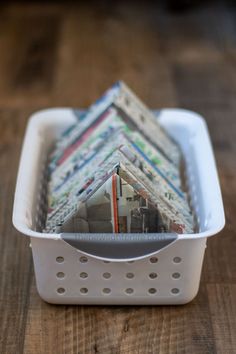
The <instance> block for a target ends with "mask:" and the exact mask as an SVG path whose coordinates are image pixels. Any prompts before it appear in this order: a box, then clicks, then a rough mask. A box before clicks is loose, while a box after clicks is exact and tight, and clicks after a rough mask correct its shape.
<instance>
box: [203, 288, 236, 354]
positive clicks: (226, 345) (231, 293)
mask: <svg viewBox="0 0 236 354" xmlns="http://www.w3.org/2000/svg"><path fill="white" fill-rule="evenodd" d="M207 293H208V298H209V305H210V313H211V318H212V327H213V332H214V338H215V346H216V350H217V353H218V354H221V353H222V354H230V353H234V352H235V348H236V337H235V333H236V301H235V299H236V284H209V285H207Z"/></svg>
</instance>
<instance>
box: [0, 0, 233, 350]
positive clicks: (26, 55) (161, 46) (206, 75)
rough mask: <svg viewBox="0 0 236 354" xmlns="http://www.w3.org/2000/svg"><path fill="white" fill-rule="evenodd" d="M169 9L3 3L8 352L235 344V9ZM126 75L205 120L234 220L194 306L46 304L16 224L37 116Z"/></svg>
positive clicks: (4, 331)
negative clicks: (28, 136)
mask: <svg viewBox="0 0 236 354" xmlns="http://www.w3.org/2000/svg"><path fill="white" fill-rule="evenodd" d="M183 3H184V2H183V1H182V2H181V4H182V5H183ZM186 3H187V2H186ZM172 5H173V4H172ZM168 9H172V10H173V6H170V7H168V6H166V3H165V2H163V3H157V2H152V1H147V2H146V1H143V2H135V3H132V2H129V1H128V2H127V1H114V2H112V6H111V4H110V3H109V2H107V1H105V0H104V1H99V2H95V1H91V2H89V3H87V2H81V3H75V4H74V3H69V4H68V5H67V4H66V3H65V2H58V3H57V2H52V3H44V4H40V3H32V2H28V3H7V2H6V3H4V4H2V5H0V53H1V55H0V78H1V79H0V122H1V129H0V169H1V180H0V215H1V217H0V353H1V354H21V353H24V354H54V353H56V354H63V353H66V354H72V353H73V354H75V353H76V354H87V353H88V354H90V353H101V354H116V353H117V354H124V353H125V354H126V353H127V354H136V353H140V354H146V353H148V354H149V353H150V354H157V353H161V354H162V353H171V354H172V353H186V354H189V353H193V354H195V353H196V354H198V353H199V354H205V353H209V354H211V353H213V354H214V353H219V354H221V353H222V354H232V353H236V339H235V338H236V321H235V318H236V257H235V250H236V218H235V213H236V202H235V201H236V183H235V180H236V172H235V171H236V168H235V167H236V159H235V154H236V139H235V137H236V119H235V110H236V100H235V95H236V71H235V67H236V26H235V23H236V22H235V19H236V8H235V7H234V5H233V3H232V4H230V2H229V3H220V2H217V4H216V3H215V2H209V3H206V4H205V3H204V4H203V3H201V4H199V5H198V6H195V7H190V8H188V9H187V11H183V12H176V11H175V12H174V13H173V12H170V11H169V10H168ZM175 10H176V7H175ZM117 79H123V80H124V81H126V82H127V83H128V84H129V85H130V86H131V87H133V89H134V90H135V91H136V92H137V93H138V94H139V95H140V96H141V97H142V98H143V99H144V100H145V101H146V102H147V104H148V105H150V106H151V107H154V108H160V107H167V106H168V107H175V106H182V107H184V108H187V109H192V110H196V111H198V112H199V113H201V114H203V115H204V116H205V117H206V119H207V123H208V126H209V130H210V133H211V137H212V141H213V146H214V150H215V153H216V160H217V164H218V169H219V175H220V179H221V185H222V191H223V197H224V204H225V210H226V219H227V225H226V227H225V229H224V231H223V232H222V233H221V235H220V236H217V237H215V238H212V239H210V240H209V242H208V248H207V252H206V257H205V261H204V267H203V274H202V282H201V286H200V290H199V294H198V296H197V297H196V299H195V300H193V301H192V302H191V303H190V304H188V305H186V306H179V307H174V306H170V307H168V306H159V307H158V306H156V307H154V306H150V307H144V306H140V307H135V306H127V307H122V306H118V307H115V306H110V307H106V306H100V307H98V306H53V305H49V304H47V303H45V302H43V301H42V300H41V299H40V298H39V296H38V294H37V290H36V286H35V279H34V273H33V264H32V257H31V251H30V248H29V242H28V240H27V239H26V238H24V237H21V236H20V235H19V234H18V232H17V231H15V230H14V228H13V226H12V224H11V215H12V202H13V195H14V188H15V179H16V173H17V167H18V161H19V156H20V149H21V144H22V141H23V135H24V130H25V126H26V122H27V118H28V117H29V115H30V114H31V113H32V112H33V111H36V110H38V109H41V108H45V107H48V106H72V107H86V106H88V105H89V104H90V103H91V102H92V101H93V100H95V99H96V98H97V97H99V95H101V93H102V92H103V91H104V90H105V89H106V88H107V87H108V86H109V85H110V84H112V83H113V82H114V81H116V80H117Z"/></svg>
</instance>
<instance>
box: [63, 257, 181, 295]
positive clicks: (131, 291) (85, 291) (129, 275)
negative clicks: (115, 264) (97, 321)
mask: <svg viewBox="0 0 236 354" xmlns="http://www.w3.org/2000/svg"><path fill="white" fill-rule="evenodd" d="M64 261H65V259H64V257H63V256H58V257H56V262H57V263H58V266H59V267H63V263H64ZM147 261H148V262H149V264H150V263H151V264H156V263H158V258H157V257H151V258H149V259H148V260H147ZM172 261H173V264H176V267H178V264H179V263H181V262H182V258H181V257H179V256H175V257H174V258H173V259H172ZM79 262H80V263H82V264H81V265H83V267H84V266H85V265H86V264H87V263H88V262H89V259H88V257H86V256H81V257H80V258H79ZM106 263H107V262H106ZM109 263H110V262H109ZM129 263H130V262H127V264H129ZM132 263H135V262H134V261H132ZM85 267H86V266H85ZM90 272H91V269H90ZM78 275H79V279H81V281H83V282H85V283H84V284H88V283H86V282H87V279H88V278H89V272H88V270H87V271H86V272H85V271H83V272H80V273H79V274H78ZM91 276H93V274H91ZM146 276H147V278H148V279H149V281H150V285H151V282H152V284H156V285H157V288H156V287H149V288H147V289H146V294H147V295H155V296H158V282H157V283H155V281H158V274H157V272H150V273H147V275H146ZM65 277H66V272H65V271H58V272H57V273H56V278H57V279H58V282H59V281H60V282H63V281H64V278H65ZM136 277H137V278H138V277H139V274H135V271H133V272H126V273H124V278H125V279H127V281H131V283H132V284H134V287H127V288H124V289H123V293H124V295H129V296H133V295H135V282H134V279H135V278H136ZM111 278H112V272H108V271H107V272H103V273H102V274H101V280H102V279H103V281H108V283H109V284H110V286H109V287H103V288H101V294H102V295H104V296H105V295H110V294H112V283H111V282H110V279H111ZM170 278H172V280H173V282H175V284H177V283H178V279H179V278H181V273H179V272H173V273H172V274H170ZM176 281H177V283H176ZM153 282H154V283H153ZM108 283H107V284H108ZM131 283H130V284H131ZM58 284H59V283H58ZM61 284H62V283H61ZM63 284H65V283H63ZM81 284H82V283H81ZM104 284H105V283H104ZM127 284H128V283H127ZM173 284H174V283H173ZM64 286H65V285H64ZM101 286H102V283H101ZM79 292H80V294H81V295H83V296H84V295H89V288H88V287H87V286H82V287H80V288H79ZM144 292H145V289H144ZM57 293H58V295H59V296H61V295H64V294H65V293H66V286H65V287H62V286H59V287H58V288H57ZM170 294H171V295H173V296H176V295H178V294H180V289H179V288H178V287H173V288H170Z"/></svg>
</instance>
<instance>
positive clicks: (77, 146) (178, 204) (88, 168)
mask: <svg viewBox="0 0 236 354" xmlns="http://www.w3.org/2000/svg"><path fill="white" fill-rule="evenodd" d="M181 162H182V154H181V151H180V148H179V146H178V145H177V143H176V142H175V141H174V140H173V139H172V138H171V137H170V136H169V135H168V134H167V132H166V131H164V130H163V128H162V127H161V126H160V124H159V123H158V121H157V119H156V117H155V116H154V115H153V113H152V112H151V111H150V110H149V109H148V108H147V107H146V106H145V105H144V104H143V103H142V102H141V101H140V100H139V99H138V98H137V97H136V96H135V95H134V93H132V92H131V91H130V89H129V88H128V87H127V86H126V85H125V84H124V83H122V82H118V83H116V84H115V85H114V86H113V87H112V88H111V89H110V90H108V91H107V92H106V93H105V95H104V96H103V97H102V98H101V99H99V100H98V101H97V102H96V103H95V104H94V105H92V106H91V107H90V108H89V109H88V111H86V113H85V115H84V117H83V120H80V121H79V122H78V123H77V124H74V125H73V126H71V127H70V128H69V129H67V130H66V131H65V132H64V133H63V135H62V136H61V137H60V139H59V140H58V141H57V143H56V146H55V147H54V150H53V151H52V152H51V154H50V156H49V183H48V213H47V219H46V226H45V230H44V232H56V233H60V232H84V233H105V232H110V233H126V232H131V233H134V232H136V233H140V232H145V233H147V232H177V233H192V232H193V231H194V227H195V226H194V218H193V215H192V211H191V209H190V206H189V203H188V198H187V194H186V193H185V191H184V190H183V188H182V180H181V173H180V165H181Z"/></svg>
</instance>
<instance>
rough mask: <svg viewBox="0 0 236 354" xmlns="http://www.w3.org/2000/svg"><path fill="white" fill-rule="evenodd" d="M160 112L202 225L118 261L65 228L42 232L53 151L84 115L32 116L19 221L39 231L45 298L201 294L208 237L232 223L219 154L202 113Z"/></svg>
mask: <svg viewBox="0 0 236 354" xmlns="http://www.w3.org/2000/svg"><path fill="white" fill-rule="evenodd" d="M158 118H159V121H160V123H161V124H162V125H163V126H164V127H165V128H166V129H167V130H168V131H169V133H170V134H172V135H173V136H174V138H175V139H176V140H178V142H179V144H180V145H181V147H182V150H183V153H184V155H185V159H186V164H187V181H188V187H189V191H190V194H191V200H192V203H193V207H194V209H195V211H196V213H197V216H198V222H199V225H200V230H199V233H197V234H191V235H186V234H185V235H178V238H177V241H175V242H174V243H171V244H170V245H169V246H167V247H165V248H164V249H162V250H160V251H159V252H157V253H155V254H152V255H151V256H150V255H149V256H144V257H139V258H138V259H132V258H130V260H129V261H127V259H126V260H122V259H119V260H118V261H112V259H100V258H96V257H95V256H90V255H87V254H86V255H85V254H84V253H82V252H80V251H78V250H77V249H75V248H73V247H72V246H70V245H69V244H68V243H66V242H65V241H63V240H62V238H61V235H60V234H42V233H41V232H40V230H41V223H42V222H43V218H44V213H45V209H44V207H43V206H44V204H45V190H44V183H43V181H44V179H43V171H44V168H45V160H46V156H47V152H48V150H49V149H50V147H51V146H52V144H53V143H54V141H55V140H56V138H57V137H58V136H59V134H60V133H61V132H62V131H63V130H64V129H65V128H66V127H68V126H69V125H71V124H72V123H73V122H75V121H76V116H75V115H74V113H73V111H72V110H70V109H50V110H44V111H40V112H38V113H35V114H34V115H33V116H32V117H31V119H30V121H29V124H28V128H27V132H26V136H25V140H24V146H23V150H22V156H21V161H20V166H19V172H18V179H17V187H16V193H15V202H14V210H13V223H14V225H15V227H16V228H17V229H18V230H19V231H20V232H21V233H22V234H25V235H27V236H30V237H31V245H32V250H33V258H34V267H35V274H36V281H37V288H38V292H39V294H40V296H41V297H42V298H43V299H44V300H46V301H48V302H50V303H58V304H183V303H187V302H189V301H191V300H192V299H193V298H194V297H195V296H196V294H197V292H198V287H199V281H200V275H201V268H202V262H203V257H204V251H205V246H206V240H207V237H209V236H212V235H215V234H216V233H218V232H219V231H220V230H221V229H222V228H223V226H224V223H225V220H224V210H223V204H222V198H221V192H220V187H219V181H218V176H217V171H216V166H215V161H214V156H213V152H212V148H211V143H210V139H209V135H208V132H207V127H206V124H205V122H204V120H203V119H202V118H201V117H200V116H199V115H197V114H196V113H193V112H190V111H185V110H177V109H176V110H175V109H165V110H162V111H161V112H159V114H158ZM134 247H135V244H134Z"/></svg>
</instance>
